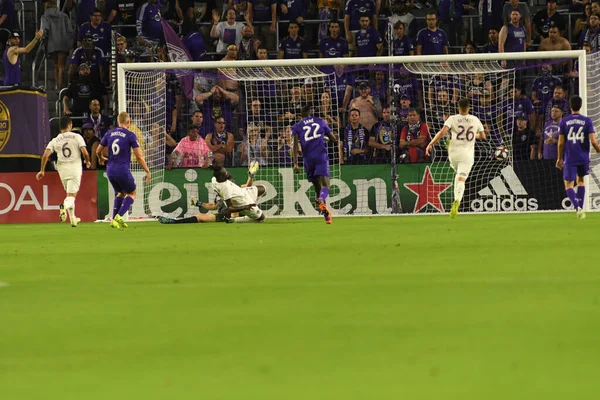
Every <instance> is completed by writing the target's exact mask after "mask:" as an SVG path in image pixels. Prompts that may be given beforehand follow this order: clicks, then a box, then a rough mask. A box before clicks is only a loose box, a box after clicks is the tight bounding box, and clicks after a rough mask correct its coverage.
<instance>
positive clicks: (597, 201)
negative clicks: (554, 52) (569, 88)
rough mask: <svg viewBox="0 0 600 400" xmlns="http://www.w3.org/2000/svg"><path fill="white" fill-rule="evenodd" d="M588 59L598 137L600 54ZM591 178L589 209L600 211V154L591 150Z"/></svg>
mask: <svg viewBox="0 0 600 400" xmlns="http://www.w3.org/2000/svg"><path fill="white" fill-rule="evenodd" d="M586 59H587V63H586V64H587V65H586V66H587V99H584V100H587V115H588V116H589V117H590V118H591V119H592V121H593V122H594V127H595V128H596V136H598V132H599V131H600V52H597V53H592V54H588V55H587V56H586ZM590 150H591V154H590V176H589V181H588V182H587V187H588V200H589V201H588V202H587V204H586V208H587V209H591V210H600V154H598V153H596V151H595V150H594V149H593V148H591V149H590Z"/></svg>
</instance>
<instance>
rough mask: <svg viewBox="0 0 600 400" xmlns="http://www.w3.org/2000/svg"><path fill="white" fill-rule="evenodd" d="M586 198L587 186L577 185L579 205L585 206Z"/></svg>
mask: <svg viewBox="0 0 600 400" xmlns="http://www.w3.org/2000/svg"><path fill="white" fill-rule="evenodd" d="M584 199H585V186H577V201H579V207H581V208H583V200H584Z"/></svg>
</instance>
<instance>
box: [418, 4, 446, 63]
mask: <svg viewBox="0 0 600 400" xmlns="http://www.w3.org/2000/svg"><path fill="white" fill-rule="evenodd" d="M425 21H426V22H427V28H424V29H421V30H420V31H419V33H418V34H417V55H419V56H420V55H431V54H448V38H447V36H446V32H444V31H443V30H441V29H439V28H438V27H437V15H435V13H427V16H426V17H425Z"/></svg>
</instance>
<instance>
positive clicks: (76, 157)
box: [46, 132, 85, 168]
mask: <svg viewBox="0 0 600 400" xmlns="http://www.w3.org/2000/svg"><path fill="white" fill-rule="evenodd" d="M82 147H85V140H83V136H81V135H78V134H77V133H73V132H64V133H59V134H58V136H57V137H55V138H54V139H52V140H51V141H50V143H48V146H46V148H47V149H48V150H50V151H52V152H53V153H56V154H57V156H58V168H60V167H61V166H62V165H63V164H69V165H74V163H77V164H79V165H81V148H82Z"/></svg>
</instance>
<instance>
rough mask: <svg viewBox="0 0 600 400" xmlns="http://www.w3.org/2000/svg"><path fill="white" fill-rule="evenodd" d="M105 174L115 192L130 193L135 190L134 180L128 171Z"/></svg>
mask: <svg viewBox="0 0 600 400" xmlns="http://www.w3.org/2000/svg"><path fill="white" fill-rule="evenodd" d="M106 176H107V177H108V181H109V182H110V184H111V185H112V187H113V189H115V193H132V192H133V191H134V190H135V181H134V180H133V175H131V172H129V171H119V172H112V173H109V172H107V173H106Z"/></svg>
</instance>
